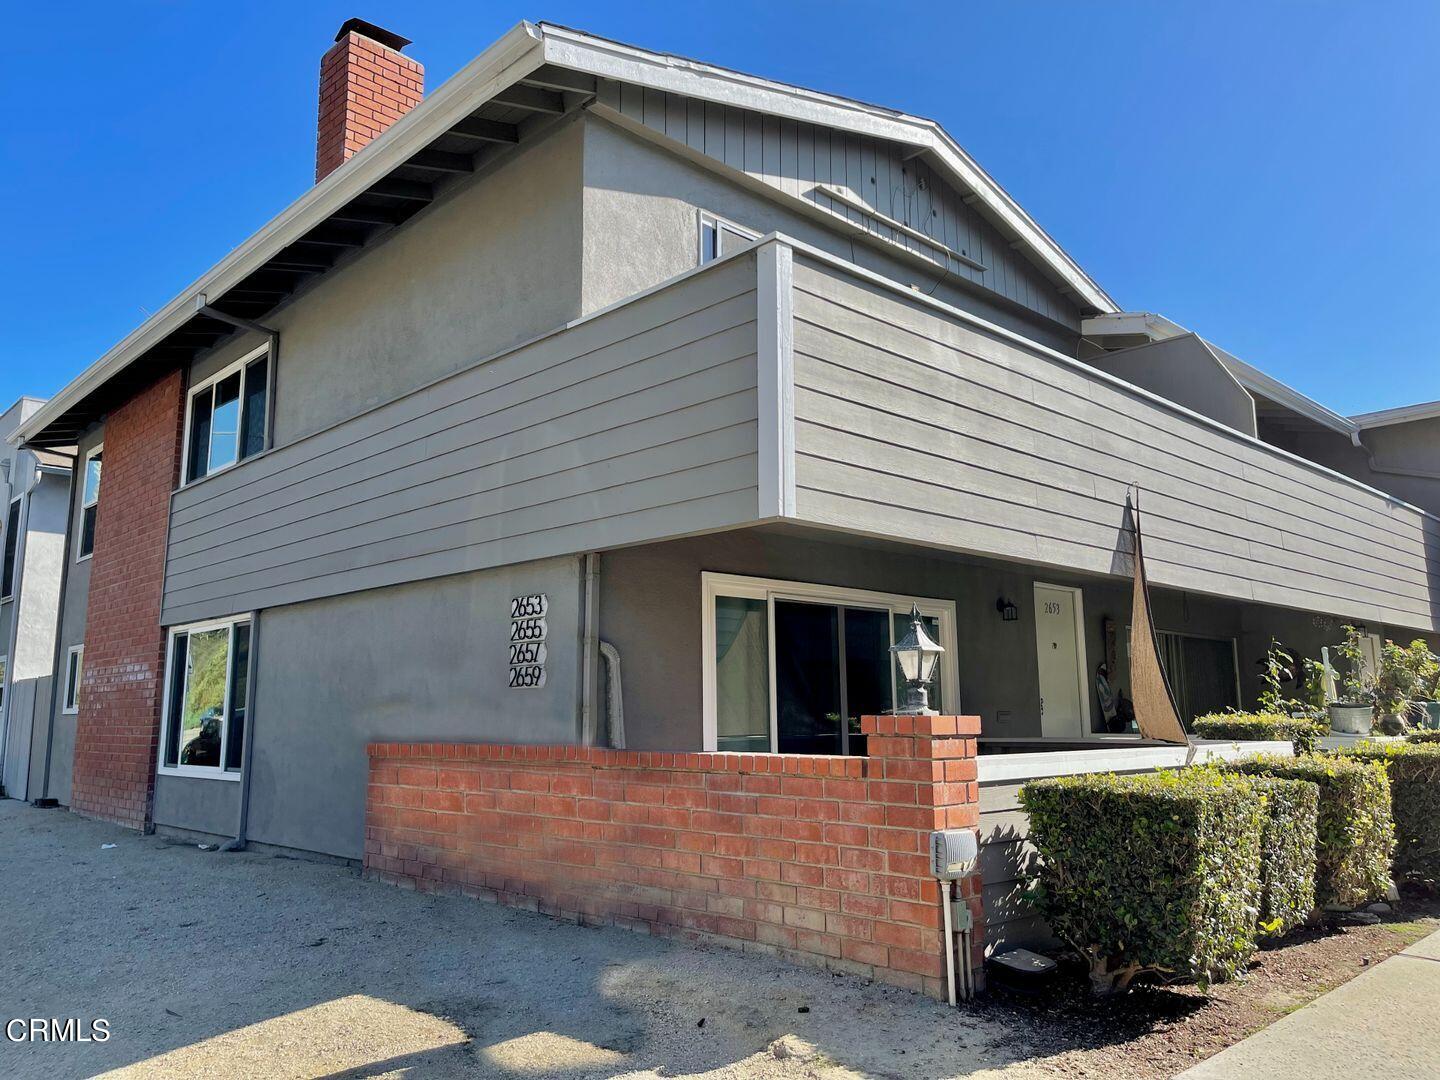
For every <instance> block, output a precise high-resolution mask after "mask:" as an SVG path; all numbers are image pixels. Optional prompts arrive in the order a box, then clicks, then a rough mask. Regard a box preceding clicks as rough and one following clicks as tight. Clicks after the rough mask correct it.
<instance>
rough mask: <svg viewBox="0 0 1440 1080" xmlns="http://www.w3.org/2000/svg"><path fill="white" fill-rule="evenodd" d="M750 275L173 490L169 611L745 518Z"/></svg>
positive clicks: (550, 342) (169, 619)
mask: <svg viewBox="0 0 1440 1080" xmlns="http://www.w3.org/2000/svg"><path fill="white" fill-rule="evenodd" d="M755 282H756V265H755V256H754V254H752V253H742V254H741V255H739V256H737V257H736V258H734V259H732V260H729V261H727V262H725V263H723V264H717V265H716V266H714V267H711V268H709V269H707V270H706V271H705V272H704V273H700V274H696V275H694V276H692V277H690V278H688V279H687V280H685V281H681V282H678V283H676V284H674V285H672V286H670V287H668V288H665V289H662V290H659V291H657V292H655V293H652V294H650V295H649V296H646V297H643V298H641V299H639V300H637V301H635V302H634V303H632V304H628V305H625V306H623V307H620V308H617V309H615V310H612V311H609V312H606V313H604V314H601V315H599V316H597V317H596V318H594V319H591V320H589V321H587V322H585V323H582V324H580V325H577V326H573V327H571V328H569V329H567V330H564V331H562V332H560V333H556V334H552V335H549V336H546V337H544V338H542V339H541V340H539V341H536V342H533V343H531V344H528V345H525V346H523V347H521V348H519V349H517V350H515V351H513V352H510V353H506V354H505V355H502V356H499V357H496V358H494V359H492V360H489V361H487V362H485V363H483V364H477V365H474V366H472V367H470V368H468V369H466V370H465V371H462V372H460V373H458V374H455V375H453V376H451V377H449V378H447V379H444V380H441V381H440V382H437V383H433V384H432V385H430V386H428V387H426V388H425V389H423V390H420V391H418V392H416V393H414V394H411V395H408V396H406V397H403V398H400V399H398V400H396V401H394V402H391V403H390V404H388V405H385V406H382V407H381V408H378V409H375V410H374V411H371V412H367V413H364V414H362V415H360V416H356V417H354V418H352V419H350V420H348V421H347V422H346V423H343V424H340V425H338V426H336V427H333V428H330V429H329V430H327V431H324V432H321V433H320V434H318V435H315V436H313V437H311V438H308V439H304V440H301V441H299V442H294V443H291V444H289V445H282V446H281V447H280V448H279V449H277V450H275V451H273V452H271V453H269V454H265V455H262V456H261V457H258V458H256V459H254V460H251V461H246V462H243V463H241V464H240V465H238V466H236V467H234V468H232V469H230V470H228V471H226V472H224V473H221V474H219V475H216V476H214V477H209V478H207V479H205V480H202V481H200V482H198V483H195V484H191V485H189V486H187V487H185V488H184V489H183V490H181V491H180V492H179V493H178V494H177V495H176V496H175V499H174V517H173V524H172V526H171V531H170V552H169V560H168V563H167V565H166V597H165V622H166V623H167V624H172V625H173V624H176V623H184V622H192V621H194V620H196V619H200V618H206V617H210V616H217V615H228V614H233V613H235V612H239V611H249V610H254V609H257V608H268V607H273V606H276V605H280V604H290V603H296V602H299V601H302V600H309V599H315V598H318V597H322V596H334V595H339V594H342V593H347V592H355V591H357V590H361V589H368V588H375V587H378V586H384V585H392V584H397V583H400V582H404V581H415V580H420V579H423V578H428V577H436V576H440V575H444V574H453V573H461V572H466V571H470V570H477V569H483V568H485V567H490V566H498V565H505V564H511V563H518V562H525V561H528V560H531V559H536V558H543V557H547V556H551V555H559V554H572V553H576V552H583V551H587V550H591V549H594V548H600V547H607V546H610V545H612V544H623V543H628V542H636V541H641V540H646V539H651V538H654V537H657V536H668V535H679V534H682V533H686V532H692V531H697V530H701V529H706V528H717V527H723V526H725V525H732V524H736V523H738V522H742V521H752V520H754V519H755V517H756V516H757V505H758V495H757V484H758V476H759V466H758V463H757V451H756V447H757V441H758V437H757V430H756V410H757V401H756V383H757V373H756V359H755V355H756V348H757V342H756V334H757V331H756V321H755V319H756V314H755V312H756V303H757V301H756V292H755V288H756V286H755ZM286 355H294V352H292V351H291V345H290V339H288V338H287V339H285V342H284V343H283V344H282V346H281V356H282V363H283V357H284V356H286ZM334 378H335V380H336V383H337V385H340V384H343V379H342V377H341V376H340V375H339V374H338V373H337V374H336V375H335V376H334ZM296 392H297V389H296V382H295V381H294V380H293V379H291V380H289V381H288V382H287V377H286V376H285V375H283V374H282V376H281V378H280V379H279V390H278V393H279V395H280V397H279V399H278V400H277V408H279V409H280V410H281V411H283V410H284V409H285V405H284V402H285V401H286V396H287V395H289V394H293V393H296ZM107 450H108V448H107ZM107 468H108V465H107Z"/></svg>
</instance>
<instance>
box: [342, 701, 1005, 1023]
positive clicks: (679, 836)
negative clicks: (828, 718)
mask: <svg viewBox="0 0 1440 1080" xmlns="http://www.w3.org/2000/svg"><path fill="white" fill-rule="evenodd" d="M864 726H865V729H866V730H867V732H869V733H870V738H869V740H868V745H869V753H870V756H869V757H868V758H857V757H809V756H800V755H790V754H685V753H662V752H650V751H633V750H603V749H592V748H586V747H578V746H513V745H488V744H452V743H377V744H372V745H371V746H370V788H369V796H368V800H367V810H366V830H365V832H366V839H365V869H366V873H367V875H369V876H372V877H376V878H379V879H381V880H384V881H390V882H393V883H396V884H400V885H406V886H410V887H415V888H419V889H422V890H425V891H429V892H449V893H463V894H466V895H471V896H478V897H482V898H485V899H489V900H495V901H499V902H501V903H506V904H511V905H515V906H519V907H526V908H530V909H533V910H538V911H541V912H545V913H546V914H550V915H558V916H561V917H564V918H570V919H576V920H580V921H585V922H605V923H613V924H616V925H620V926H626V927H630V928H632V929H636V930H641V931H644V932H647V933H649V932H653V933H659V934H667V935H674V936H683V937H689V938H695V939H713V940H717V941H723V942H726V943H733V942H736V941H738V942H740V943H743V945H744V947H746V948H753V949H756V950H762V951H767V952H773V953H778V954H780V955H784V956H787V957H790V958H792V959H802V960H806V961H808V962H812V963H816V962H818V963H823V964H824V965H826V966H829V967H834V968H839V969H843V970H846V971H852V972H855V973H858V974H862V975H866V976H871V977H874V978H876V979H880V980H882V981H884V982H888V983H894V984H896V985H899V986H904V987H908V988H911V989H915V990H920V991H923V992H925V993H928V994H931V995H932V996H937V997H941V996H944V993H945V982H944V976H945V969H944V959H943V957H944V952H943V948H944V946H943V932H942V930H941V929H940V927H941V906H940V895H939V887H938V886H937V884H936V882H935V881H934V880H933V879H932V878H930V877H929V858H928V855H927V846H928V840H929V834H930V832H931V830H933V829H937V828H959V827H967V826H968V827H974V826H975V825H976V824H977V821H978V794H979V793H978V785H977V783H976V773H975V736H976V735H977V734H978V733H979V718H978V717H905V716H901V717H893V716H886V717H866V718H865V719H864ZM959 885H960V888H959V890H958V891H959V895H962V896H964V897H965V898H966V900H967V902H968V903H969V905H970V908H971V911H972V913H973V914H974V916H975V919H976V924H977V927H978V926H979V925H980V922H981V914H982V913H981V910H980V882H979V878H978V875H977V876H974V877H972V878H970V879H968V880H966V881H964V882H961V883H959ZM980 938H981V934H980V933H978V932H977V933H976V934H975V936H974V940H973V942H972V950H973V952H972V955H973V957H974V959H975V962H976V966H977V969H978V968H979V964H980V959H981V955H982V949H981V940H980Z"/></svg>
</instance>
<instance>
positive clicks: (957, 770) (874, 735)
mask: <svg viewBox="0 0 1440 1080" xmlns="http://www.w3.org/2000/svg"><path fill="white" fill-rule="evenodd" d="M860 730H861V731H862V732H863V733H864V734H865V735H866V736H867V739H866V747H867V752H868V753H869V757H870V761H869V776H870V799H871V801H872V802H879V803H883V804H885V820H886V823H887V824H888V825H897V826H901V827H902V829H903V831H897V832H894V833H893V834H892V835H891V836H890V837H889V838H888V840H887V846H889V844H890V843H891V842H893V843H894V844H895V848H898V849H899V850H896V849H892V850H891V851H890V854H889V869H890V872H891V873H892V874H893V873H901V874H906V875H907V876H909V877H910V878H911V879H912V880H913V881H914V882H915V884H916V885H917V887H918V889H919V892H920V897H919V899H920V900H921V902H923V903H925V904H927V905H929V908H930V914H931V917H930V918H929V919H927V920H926V925H925V934H924V945H923V950H924V951H925V952H926V953H928V954H929V955H931V956H933V957H935V958H936V959H935V969H934V970H933V971H932V972H927V973H926V974H927V976H930V975H933V976H934V977H936V978H941V979H943V978H944V976H945V971H944V967H943V963H944V961H943V957H944V955H945V953H944V949H945V944H944V929H943V926H944V914H943V910H942V908H941V905H940V888H939V885H938V884H937V883H936V882H935V881H934V879H932V878H930V876H929V862H930V860H929V850H928V843H929V838H930V833H931V832H932V831H933V830H936V829H973V828H976V827H977V826H978V825H979V824H980V783H979V774H978V769H977V763H976V753H977V742H976V740H977V737H978V736H979V734H980V718H979V717H978V716H865V717H862V718H861V720H860ZM954 889H955V898H956V899H957V900H963V901H965V903H966V904H967V905H968V906H969V908H970V916H971V919H972V920H973V923H974V928H973V931H972V933H971V936H970V957H971V964H972V966H973V969H974V977H975V984H976V986H977V988H983V987H984V984H985V967H984V965H985V944H984V937H985V910H984V907H983V901H982V894H981V880H980V868H979V866H978V865H977V866H976V867H975V871H974V873H972V874H970V875H969V876H968V877H965V878H963V879H961V880H960V881H957V882H956V883H955V885H954ZM956 983H957V986H958V985H959V973H958V971H957V973H956ZM926 990H927V991H930V992H932V993H933V992H934V990H933V984H927V986H926Z"/></svg>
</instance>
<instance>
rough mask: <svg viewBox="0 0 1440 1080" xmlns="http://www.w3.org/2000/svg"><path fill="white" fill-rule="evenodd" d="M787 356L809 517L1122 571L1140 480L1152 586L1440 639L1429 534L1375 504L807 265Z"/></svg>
mask: <svg viewBox="0 0 1440 1080" xmlns="http://www.w3.org/2000/svg"><path fill="white" fill-rule="evenodd" d="M794 340H795V382H796V396H795V416H796V432H795V441H796V448H797V453H796V484H797V496H796V505H797V511H798V515H799V516H800V517H801V518H803V519H808V520H811V521H815V522H819V523H822V524H828V525H837V526H841V527H844V528H848V529H851V530H859V531H864V532H871V533H879V534H889V535H899V536H904V537H907V538H912V539H918V540H922V541H927V542H931V543H936V544H941V545H944V546H946V547H952V548H956V549H961V550H968V551H974V552H979V553H983V554H991V555H999V556H1002V557H1008V558H1016V559H1022V560H1025V561H1027V562H1033V563H1041V564H1045V565H1051V566H1057V567H1064V568H1066V569H1073V570H1081V571H1089V572H1099V573H1124V572H1126V571H1127V570H1128V565H1127V564H1128V560H1127V559H1126V558H1125V556H1124V552H1125V551H1128V541H1127V539H1126V536H1125V533H1124V532H1123V528H1124V524H1125V517H1124V503H1125V494H1126V484H1127V482H1134V483H1138V484H1139V485H1140V487H1141V489H1142V491H1143V495H1142V501H1141V509H1142V511H1143V513H1144V523H1145V526H1146V556H1147V565H1148V569H1149V572H1150V578H1151V580H1152V582H1154V583H1155V584H1157V585H1166V586H1170V587H1172V588H1177V589H1186V590H1192V591H1196V592H1205V593H1210V594H1213V595H1217V596H1226V597H1233V598H1237V599H1243V600H1255V601H1261V602H1265V603H1270V604H1277V605H1283V606H1286V607H1292V608H1299V609H1301V610H1309V611H1321V612H1325V613H1327V614H1331V615H1337V616H1342V617H1348V618H1355V619H1361V620H1368V621H1380V622H1384V623H1388V624H1391V625H1395V626H1404V627H1412V628H1425V629H1429V628H1432V627H1433V626H1434V625H1435V617H1436V599H1435V597H1434V596H1433V595H1432V588H1433V585H1432V569H1433V568H1434V567H1435V565H1436V560H1437V555H1440V538H1437V536H1436V532H1435V526H1436V525H1437V522H1435V521H1434V520H1432V519H1428V518H1426V517H1425V516H1424V515H1423V514H1421V513H1419V512H1418V511H1415V510H1412V509H1410V508H1409V507H1406V506H1403V505H1400V504H1398V503H1396V502H1395V501H1393V500H1390V499H1387V498H1386V497H1384V496H1382V495H1380V494H1378V493H1375V492H1372V491H1368V490H1365V489H1363V488H1360V487H1357V486H1355V485H1353V484H1349V483H1347V482H1346V481H1344V480H1343V479H1341V478H1339V477H1335V476H1331V475H1328V474H1326V473H1323V472H1321V471H1318V470H1316V469H1313V468H1310V467H1307V466H1306V465H1305V464H1304V463H1302V462H1298V461H1295V460H1293V459H1291V458H1288V457H1286V456H1284V455H1282V454H1279V453H1277V452H1274V451H1271V450H1269V449H1268V448H1266V447H1264V446H1260V445H1257V444H1255V443H1252V442H1249V441H1247V440H1244V439H1242V438H1239V437H1236V436H1234V435H1230V434H1227V433H1226V432H1224V431H1221V430H1217V429H1215V428H1212V427H1210V426H1208V425H1205V424H1203V423H1200V422H1198V421H1196V420H1195V419H1193V418H1191V417H1187V416H1185V415H1184V414H1181V413H1178V412H1175V411H1174V410H1171V409H1168V408H1166V407H1164V406H1163V405H1161V404H1159V403H1156V402H1154V401H1153V400H1150V399H1148V398H1146V397H1144V396H1142V395H1141V394H1139V393H1136V392H1133V391H1130V390H1128V389H1126V388H1125V387H1123V386H1118V385H1116V384H1114V383H1111V382H1109V381H1107V380H1104V379H1102V378H1100V377H1098V376H1092V375H1090V374H1088V373H1087V372H1086V371H1084V370H1083V369H1080V368H1077V367H1075V366H1073V365H1069V364H1065V363H1063V362H1061V361H1059V360H1057V359H1055V358H1053V357H1050V356H1047V355H1045V354H1044V353H1043V352H1041V351H1040V350H1038V349H1036V350H1031V349H1027V348H1026V347H1024V346H1023V345H1021V344H1018V343H1015V342H1013V341H1011V340H1009V339H1006V338H1004V337H1003V336H1001V335H999V334H991V333H988V332H986V331H983V330H982V329H979V328H977V327H974V326H972V325H971V324H968V323H966V322H963V321H961V320H959V319H956V318H952V317H950V316H948V315H947V314H946V313H945V312H943V311H939V310H934V309H929V308H925V307H923V306H921V305H919V304H917V303H914V302H911V301H909V300H908V299H907V298H904V297H901V296H898V295H896V294H894V293H892V292H890V291H888V290H882V289H880V288H878V287H875V286H873V285H871V284H869V283H867V282H862V281H860V280H859V279H856V278H852V277H850V276H849V275H848V274H845V273H844V272H843V271H841V270H838V269H835V268H832V267H830V266H828V265H821V264H818V263H815V262H812V261H810V260H809V259H808V258H805V257H800V258H797V259H796V268H795V339H794Z"/></svg>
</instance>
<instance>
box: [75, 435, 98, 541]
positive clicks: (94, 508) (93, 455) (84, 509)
mask: <svg viewBox="0 0 1440 1080" xmlns="http://www.w3.org/2000/svg"><path fill="white" fill-rule="evenodd" d="M103 449H104V448H103V447H100V446H97V447H96V448H95V449H94V450H91V451H90V452H89V453H88V454H86V455H85V478H84V481H83V485H84V486H83V487H81V489H80V549H79V552H80V553H79V556H78V557H79V558H81V559H88V558H89V557H90V556H91V554H93V553H94V551H95V515H96V513H97V512H98V510H99V507H100V458H101V454H102V451H103Z"/></svg>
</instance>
